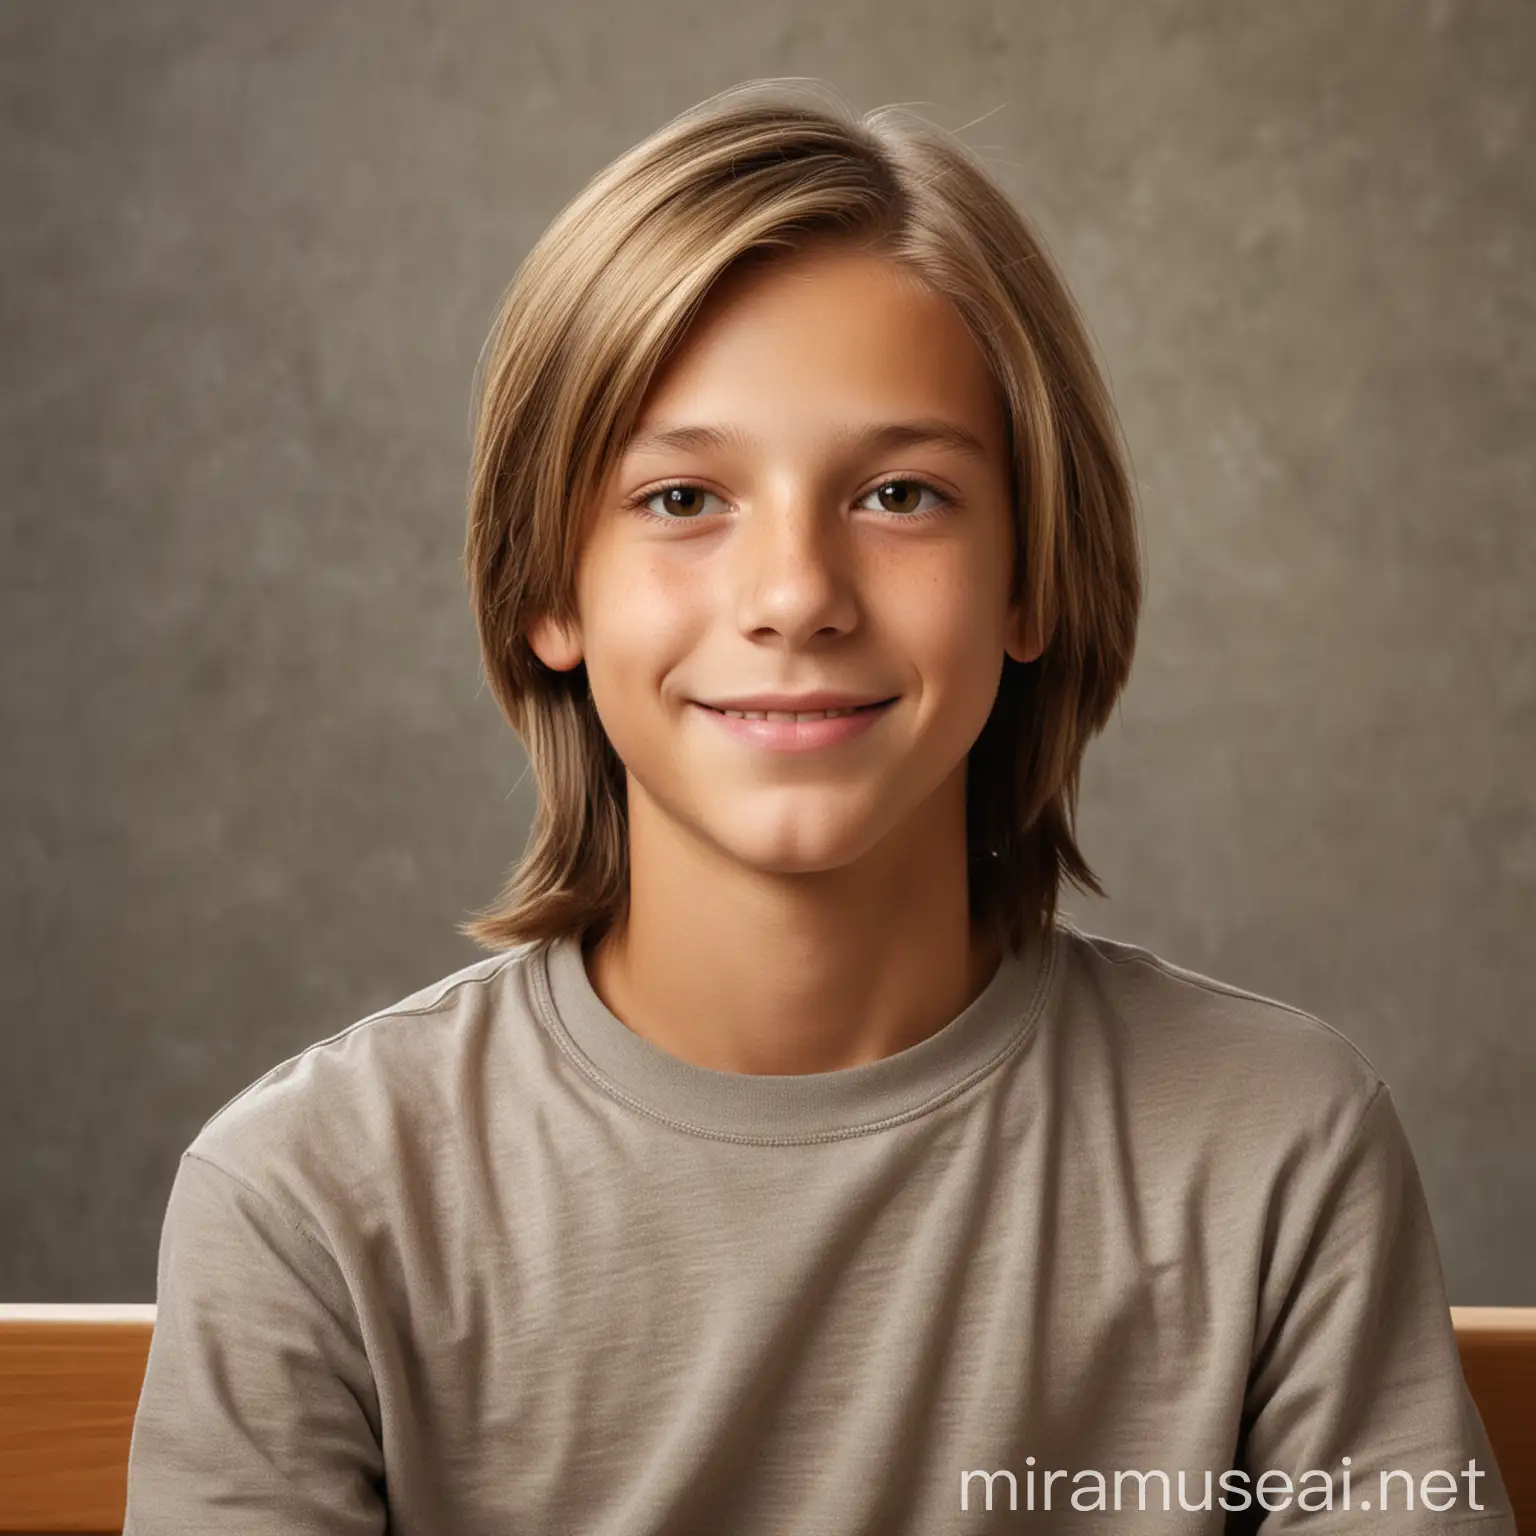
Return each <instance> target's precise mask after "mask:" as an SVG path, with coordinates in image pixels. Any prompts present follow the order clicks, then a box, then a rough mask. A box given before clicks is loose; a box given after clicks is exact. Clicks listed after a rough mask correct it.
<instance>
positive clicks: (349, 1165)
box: [185, 944, 537, 1206]
mask: <svg viewBox="0 0 1536 1536" xmlns="http://www.w3.org/2000/svg"><path fill="white" fill-rule="evenodd" d="M536 948H537V946H536V945H531V944H530V945H521V946H518V947H517V948H514V949H510V950H507V951H504V952H503V953H500V954H497V955H492V956H489V957H487V958H485V959H482V960H478V961H476V962H474V963H473V964H471V965H467V966H464V967H463V968H461V969H460V970H457V971H455V972H453V973H452V974H450V975H448V976H444V977H441V978H439V979H438V980H437V981H434V982H432V983H431V984H429V985H427V986H424V987H422V988H420V989H418V990H417V991H415V992H412V993H410V994H409V995H408V996H405V997H402V998H400V999H399V1000H398V1001H396V1002H394V1003H391V1004H390V1005H389V1006H388V1007H385V1008H381V1009H378V1010H376V1011H375V1012H373V1013H370V1014H368V1015H366V1016H365V1017H363V1018H360V1019H357V1020H355V1021H353V1022H351V1023H349V1024H347V1025H346V1026H345V1027H344V1028H342V1029H340V1030H337V1031H336V1032H335V1033H334V1034H331V1035H328V1036H326V1037H325V1038H324V1039H321V1040H318V1041H316V1042H315V1043H314V1044H313V1045H310V1046H307V1047H305V1049H303V1050H302V1051H299V1052H297V1053H296V1054H294V1055H292V1056H290V1057H288V1058H287V1059H286V1060H283V1061H280V1062H279V1063H277V1065H275V1066H273V1067H271V1068H270V1069H269V1070H268V1071H266V1072H264V1073H263V1074H262V1075H261V1076H260V1077H258V1078H257V1079H256V1080H255V1081H254V1082H251V1083H249V1084H248V1085H247V1086H246V1087H244V1088H242V1089H241V1090H240V1091H239V1092H238V1093H236V1094H235V1095H234V1096H233V1097H232V1098H230V1099H228V1100H227V1101H226V1102H225V1103H224V1104H223V1105H222V1106H220V1108H219V1109H218V1110H216V1111H215V1112H214V1113H213V1114H212V1115H211V1116H210V1117H209V1118H208V1119H207V1120H206V1121H205V1122H204V1123H203V1125H202V1127H201V1128H200V1129H199V1131H198V1132H197V1134H196V1136H194V1137H193V1139H192V1141H191V1143H190V1144H189V1145H188V1147H187V1148H186V1154H185V1155H187V1156H191V1157H195V1158H200V1159H201V1160H202V1161H204V1162H208V1163H213V1164H215V1165H217V1166H218V1167H220V1168H222V1169H223V1170H224V1171H225V1172H226V1173H228V1174H230V1175H231V1176H233V1177H235V1178H237V1179H239V1180H240V1181H241V1182H243V1183H245V1184H247V1185H249V1186H251V1187H253V1188H256V1189H258V1190H259V1191H260V1192H261V1193H262V1194H264V1195H267V1196H268V1197H270V1198H277V1199H287V1200H289V1201H295V1200H296V1201H297V1202H298V1203H299V1204H301V1205H304V1206H316V1205H323V1204H325V1203H326V1199H327V1195H330V1196H332V1197H336V1198H351V1199H355V1198H356V1197H357V1195H358V1194H359V1192H360V1188H359V1187H360V1186H361V1185H363V1184H365V1183H366V1182H367V1181H368V1180H369V1179H370V1178H373V1177H377V1176H379V1175H381V1174H384V1173H385V1172H386V1171H387V1169H388V1168H389V1167H390V1166H394V1167H398V1165H399V1163H400V1162H401V1160H403V1159H405V1160H408V1159H410V1158H412V1157H416V1158H421V1157H423V1156H429V1155H430V1150H431V1149H430V1146H429V1145H428V1143H430V1142H431V1141H433V1140H434V1139H436V1140H441V1139H444V1138H446V1137H449V1136H451V1135H453V1134H455V1128H456V1127H458V1128H459V1129H460V1130H462V1122H463V1120H464V1118H465V1113H466V1110H468V1109H469V1106H468V1105H467V1104H466V1103H465V1102H464V1096H465V1094H466V1093H471V1094H473V1093H479V1092H484V1091H487V1088H488V1085H489V1084H490V1083H492V1082H504V1081H505V1080H506V1078H507V1075H508V1074H507V1073H506V1072H504V1071H499V1070H498V1068H497V1063H498V1062H499V1061H500V1060H501V1059H503V1058H505V1057H506V1056H508V1055H509V1054H514V1055H515V1053H516V1051H517V1049H518V1043H519V1038H520V1037H521V1036H526V1035H527V1034H528V1033H530V1031H529V1030H526V1029H523V1028H521V1026H522V1025H523V1024H525V1023H526V1024H530V1025H531V1022H532V1018H531V1010H530V1006H529V1001H528V981H527V970H528V962H529V958H530V955H531V954H532V952H533V951H534V950H535V949H536ZM512 1075H514V1076H515V1072H514V1073H513V1074H512Z"/></svg>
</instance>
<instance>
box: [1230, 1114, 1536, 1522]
mask: <svg viewBox="0 0 1536 1536" xmlns="http://www.w3.org/2000/svg"><path fill="white" fill-rule="evenodd" d="M1319 1188H1320V1190H1321V1196H1320V1198H1319V1199H1318V1200H1317V1201H1316V1202H1315V1203H1314V1205H1313V1208H1312V1210H1310V1211H1309V1212H1307V1213H1306V1216H1305V1224H1304V1226H1303V1227H1302V1228H1301V1231H1300V1234H1299V1238H1298V1240H1297V1241H1296V1242H1295V1244H1294V1249H1293V1251H1294V1258H1292V1259H1290V1260H1288V1268H1287V1270H1286V1271H1285V1272H1283V1273H1280V1274H1279V1275H1278V1276H1276V1277H1274V1280H1275V1285H1276V1287H1277V1289H1276V1291H1275V1294H1274V1295H1273V1297H1272V1298H1270V1302H1271V1304H1270V1305H1269V1306H1268V1307H1267V1308H1266V1309H1265V1310H1266V1315H1267V1317H1268V1327H1267V1331H1266V1332H1265V1333H1264V1335H1263V1336H1262V1337H1260V1338H1259V1340H1258V1341H1257V1349H1256V1353H1255V1358H1254V1363H1253V1369H1252V1371H1251V1373H1250V1379H1249V1387H1248V1398H1247V1403H1246V1407H1245V1415H1244V1420H1245V1424H1246V1434H1245V1436H1244V1445H1243V1448H1242V1449H1243V1455H1242V1465H1243V1468H1244V1470H1245V1471H1246V1472H1247V1473H1248V1476H1249V1478H1250V1480H1251V1481H1250V1482H1249V1484H1248V1487H1249V1488H1250V1489H1253V1488H1255V1487H1256V1484H1257V1479H1258V1478H1259V1476H1260V1474H1261V1473H1263V1472H1266V1471H1275V1472H1279V1473H1283V1474H1285V1477H1286V1479H1287V1480H1288V1483H1289V1486H1290V1487H1291V1488H1292V1489H1293V1490H1295V1496H1293V1497H1292V1498H1291V1499H1290V1501H1289V1503H1285V1507H1283V1508H1280V1507H1278V1506H1280V1505H1281V1504H1282V1503H1284V1502H1285V1499H1286V1491H1285V1490H1286V1488H1287V1481H1282V1480H1281V1479H1279V1478H1271V1480H1270V1482H1269V1483H1268V1485H1267V1487H1266V1498H1265V1500H1264V1504H1265V1505H1266V1506H1267V1507H1268V1511H1269V1512H1267V1513H1266V1512H1265V1510H1264V1509H1263V1508H1260V1507H1259V1505H1258V1504H1257V1502H1256V1503H1255V1506H1254V1510H1253V1513H1252V1514H1251V1515H1250V1516H1249V1517H1248V1518H1249V1523H1234V1525H1233V1526H1232V1527H1231V1529H1233V1530H1237V1529H1241V1530H1257V1531H1262V1532H1263V1533H1264V1536H1278V1533H1281V1532H1292V1531H1295V1532H1303V1531H1304V1532H1308V1533H1311V1536H1330V1533H1333V1532H1336V1531H1337V1532H1343V1531H1349V1532H1351V1533H1354V1536H1361V1533H1364V1532H1368V1531H1372V1530H1375V1531H1383V1532H1385V1531H1390V1532H1391V1533H1392V1536H1409V1533H1423V1532H1451V1531H1457V1532H1466V1533H1468V1536H1515V1524H1514V1518H1513V1515H1512V1514H1511V1512H1510V1506H1509V1502H1508V1498H1507V1495H1506V1493H1505V1491H1504V1486H1503V1483H1502V1480H1501V1479H1500V1476H1499V1471H1498V1468H1497V1466H1496V1465H1495V1463H1494V1459H1493V1454H1492V1452H1491V1450H1490V1449H1489V1444H1488V1439H1487V1435H1486V1433H1485V1431H1484V1429H1483V1424H1482V1421H1481V1419H1480V1418H1479V1416H1478V1412H1477V1409H1476V1406H1475V1405H1474V1404H1473V1402H1472V1398H1471V1395H1470V1393H1469V1392H1468V1390H1467V1386H1466V1382H1465V1379H1464V1377H1463V1375H1462V1370H1461V1358H1460V1355H1459V1353H1458V1351H1457V1347H1456V1337H1455V1332H1454V1329H1453V1326H1452V1323H1451V1316H1450V1308H1449V1305H1448V1303H1447V1299H1446V1293H1445V1281H1444V1277H1443V1274H1442V1270H1441V1266H1440V1257H1439V1253H1438V1250H1437V1248H1436V1246H1435V1238H1434V1231H1433V1228H1432V1226H1431V1223H1430V1216H1429V1208H1428V1204H1427V1202H1426V1200H1425V1197H1424V1190H1423V1186H1422V1184H1421V1182H1420V1179H1419V1174H1418V1169H1417V1167H1416V1165H1415V1163H1414V1159H1413V1153H1412V1151H1411V1149H1410V1148H1409V1146H1408V1140H1407V1137H1406V1135H1405V1134H1404V1131H1403V1128H1402V1124H1401V1122H1400V1120H1399V1118H1398V1115H1397V1111H1396V1108H1395V1107H1394V1105H1393V1103H1392V1099H1391V1095H1390V1093H1389V1092H1388V1091H1387V1089H1386V1088H1385V1087H1381V1086H1378V1087H1377V1089H1376V1090H1375V1095H1374V1097H1373V1098H1372V1099H1371V1100H1370V1102H1369V1103H1368V1104H1367V1105H1366V1107H1365V1109H1364V1111H1363V1112H1362V1114H1361V1117H1360V1120H1359V1124H1358V1126H1357V1127H1356V1130H1355V1133H1354V1135H1353V1137H1352V1139H1351V1140H1350V1141H1349V1142H1348V1144H1347V1146H1346V1148H1345V1150H1344V1152H1343V1154H1342V1155H1341V1156H1340V1158H1339V1160H1338V1163H1337V1166H1336V1167H1335V1168H1334V1169H1332V1170H1331V1172H1330V1175H1329V1176H1328V1177H1327V1178H1326V1179H1325V1180H1324V1181H1323V1182H1322V1183H1321V1184H1320V1185H1319ZM1282 1246H1284V1245H1282ZM1345 1458H1348V1462H1347V1463H1346V1461H1345ZM1346 1471H1347V1472H1348V1474H1349V1484H1348V1491H1349V1498H1350V1506H1349V1508H1348V1509H1347V1510H1346V1509H1345V1508H1344V1507H1343V1497H1344V1493H1345V1483H1344V1475H1345V1473H1346ZM1309 1472H1311V1473H1313V1474H1314V1476H1313V1477H1312V1478H1311V1479H1310V1480H1308V1478H1307V1477H1306V1474H1307V1473H1309ZM1318 1473H1326V1474H1329V1475H1330V1476H1331V1478H1332V1481H1333V1493H1332V1508H1331V1510H1329V1509H1328V1508H1327V1506H1326V1505H1325V1504H1324V1503H1323V1498H1324V1495H1323V1492H1322V1480H1321V1477H1319V1476H1317V1475H1315V1474H1318ZM1383 1473H1385V1474H1387V1477H1386V1481H1385V1484H1383V1481H1382V1474H1383ZM1432 1474H1437V1475H1432ZM1479 1474H1481V1475H1479ZM1426 1478H1427V1482H1426ZM1410 1479H1411V1481H1412V1484H1413V1487H1412V1508H1411V1510H1410V1508H1409V1490H1408V1486H1407V1484H1408V1481H1409V1480H1410ZM1309 1488H1310V1489H1311V1490H1312V1492H1311V1493H1310V1494H1308V1493H1307V1490H1308V1489H1309ZM1383 1488H1385V1492H1386V1495H1387V1500H1388V1506H1389V1507H1388V1509H1387V1511H1385V1512H1384V1511H1383V1510H1382V1508H1381V1502H1382V1492H1383ZM1426 1493H1427V1497H1426ZM1302 1499H1305V1500H1306V1502H1304V1503H1303V1502H1301V1500H1302ZM1479 1505H1480V1506H1481V1508H1478V1507H1477V1506H1479ZM1261 1515H1262V1523H1260V1520H1259V1516H1261Z"/></svg>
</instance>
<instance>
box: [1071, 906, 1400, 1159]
mask: <svg viewBox="0 0 1536 1536" xmlns="http://www.w3.org/2000/svg"><path fill="white" fill-rule="evenodd" d="M1061 948H1062V954H1061V957H1060V959H1059V962H1058V963H1059V965H1060V968H1061V973H1062V974H1061V978H1060V982H1059V985H1060V987H1061V989H1062V990H1061V994H1060V1006H1061V1010H1062V1027H1063V1034H1064V1037H1065V1041H1066V1047H1065V1048H1067V1049H1069V1050H1073V1049H1077V1050H1080V1051H1087V1052H1090V1053H1096V1054H1098V1055H1099V1056H1100V1057H1102V1058H1103V1066H1104V1067H1105V1070H1107V1071H1109V1072H1111V1073H1112V1074H1113V1075H1114V1077H1115V1079H1116V1080H1117V1082H1118V1083H1119V1085H1120V1091H1121V1092H1122V1093H1123V1094H1124V1095H1125V1097H1126V1100H1127V1103H1128V1105H1129V1107H1130V1109H1131V1110H1132V1112H1133V1114H1134V1115H1135V1116H1136V1118H1137V1119H1139V1120H1140V1121H1141V1123H1142V1124H1143V1125H1144V1126H1149V1127H1154V1128H1155V1127H1160V1126H1166V1127H1167V1128H1168V1132H1169V1134H1171V1135H1175V1136H1179V1137H1186V1136H1196V1135H1198V1134H1199V1133H1200V1131H1201V1130H1202V1129H1204V1130H1206V1131H1207V1132H1209V1133H1210V1134H1220V1135H1222V1136H1223V1137H1224V1138H1225V1139H1226V1140H1227V1143H1228V1145H1229V1146H1230V1147H1231V1148H1232V1149H1233V1150H1236V1149H1237V1147H1238V1146H1239V1145H1241V1144H1243V1143H1249V1144H1265V1145H1267V1146H1269V1148H1270V1149H1271V1151H1278V1150H1279V1149H1280V1145H1282V1144H1294V1143H1295V1142H1296V1141H1297V1140H1298V1139H1305V1140H1308V1141H1310V1142H1312V1143H1314V1144H1316V1143H1319V1142H1321V1143H1331V1144H1333V1145H1334V1146H1335V1148H1338V1147H1340V1146H1341V1145H1342V1144H1343V1143H1345V1142H1347V1141H1348V1140H1349V1139H1350V1138H1351V1137H1352V1136H1353V1135H1354V1133H1355V1131H1356V1130H1357V1129H1358V1128H1359V1126H1360V1125H1361V1123H1362V1122H1363V1121H1364V1119H1365V1116H1366V1113H1367V1110H1368V1108H1369V1106H1370V1105H1371V1104H1372V1102H1373V1101H1374V1100H1376V1099H1377V1097H1378V1096H1379V1095H1380V1094H1381V1093H1382V1091H1383V1089H1384V1086H1385V1085H1384V1084H1383V1082H1382V1079H1381V1077H1380V1075H1379V1074H1378V1073H1377V1072H1376V1070H1375V1068H1374V1067H1373V1066H1372V1064H1371V1062H1370V1061H1369V1060H1368V1059H1367V1058H1366V1056H1365V1055H1364V1053H1363V1052H1362V1051H1361V1050H1360V1049H1359V1048H1358V1047H1357V1046H1355V1045H1354V1044H1353V1042H1351V1041H1350V1040H1349V1039H1348V1038H1347V1036H1346V1035H1345V1034H1344V1033H1343V1032H1342V1031H1341V1030H1339V1029H1338V1028H1336V1027H1335V1026H1334V1025H1333V1024H1330V1023H1328V1022H1327V1021H1325V1020H1323V1019H1321V1018H1319V1017H1317V1016H1316V1015H1315V1014H1312V1013H1309V1012H1307V1011H1306V1010H1305V1009H1303V1008H1300V1007H1297V1006H1296V1005H1294V1004H1292V1003H1289V1002H1286V1001H1283V1000H1281V999H1279V998H1275V997H1267V996H1265V995H1263V994H1261V993H1258V992H1253V991H1249V990H1247V989H1246V988H1243V987H1239V986H1236V985H1234V984H1233V983H1231V982H1227V981H1222V980H1219V979H1217V978H1215V977H1213V976H1208V975H1205V974H1203V973H1202V972H1199V971H1196V970H1193V969H1191V968H1189V967H1187V966H1183V965H1179V964H1177V963H1175V962H1174V961H1172V960H1169V959H1167V958H1165V957H1163V956H1161V955H1158V954H1155V953H1153V952H1152V951H1151V950H1149V949H1146V948H1144V947H1141V946H1138V945H1135V944H1130V943H1125V942H1122V941H1118V940H1114V939H1109V938H1105V937H1103V936H1101V935H1098V934H1093V933H1088V932H1086V931H1084V930H1082V929H1081V928H1079V927H1077V926H1076V925H1075V924H1072V923H1070V922H1063V923H1062V924H1061ZM1074 1042H1075V1044H1074Z"/></svg>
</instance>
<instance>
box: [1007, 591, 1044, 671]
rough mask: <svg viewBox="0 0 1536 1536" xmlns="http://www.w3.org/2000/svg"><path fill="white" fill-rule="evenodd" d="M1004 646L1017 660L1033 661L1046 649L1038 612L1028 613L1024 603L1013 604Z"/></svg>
mask: <svg viewBox="0 0 1536 1536" xmlns="http://www.w3.org/2000/svg"><path fill="white" fill-rule="evenodd" d="M1003 648H1004V649H1005V650H1006V651H1007V652H1008V654H1009V655H1010V656H1011V657H1013V659H1014V660H1015V661H1033V660H1034V659H1035V658H1036V657H1037V656H1038V655H1039V654H1040V653H1041V652H1042V651H1043V650H1044V649H1045V637H1044V636H1043V635H1041V633H1040V623H1039V616H1038V614H1036V613H1035V612H1033V611H1031V612H1029V613H1027V614H1026V613H1025V611H1024V608H1023V606H1022V605H1020V604H1011V605H1010V606H1009V609H1008V629H1007V637H1006V639H1005V640H1004V642H1003Z"/></svg>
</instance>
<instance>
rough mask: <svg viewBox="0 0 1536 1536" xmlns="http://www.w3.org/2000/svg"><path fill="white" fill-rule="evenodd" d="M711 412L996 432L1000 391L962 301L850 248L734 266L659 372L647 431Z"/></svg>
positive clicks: (640, 426) (646, 413) (646, 412)
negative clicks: (886, 420) (943, 421)
mask: <svg viewBox="0 0 1536 1536" xmlns="http://www.w3.org/2000/svg"><path fill="white" fill-rule="evenodd" d="M700 411H707V412H709V413H710V414H711V415H712V416H715V415H723V416H739V417H741V418H747V417H756V418H758V419H759V420H761V419H762V418H764V417H765V416H766V417H767V418H768V419H769V420H770V421H773V420H782V421H784V422H786V423H787V422H790V421H798V422H804V423H811V422H814V421H815V420H817V419H828V413H829V412H835V413H836V416H837V417H838V418H839V419H844V418H847V417H849V416H853V417H860V418H862V417H869V418H871V419H873V418H876V417H911V416H929V417H933V416H947V417H950V418H951V419H954V420H956V421H957V422H959V423H961V424H963V425H965V426H967V427H968V428H970V429H971V430H972V431H973V432H975V433H976V435H978V436H980V437H982V438H983V439H985V440H987V441H989V442H994V443H995V442H997V441H999V438H1000V434H1002V433H1003V432H1004V431H1005V426H1004V421H1003V404H1002V396H1001V391H1000V390H999V389H998V387H997V384H996V380H995V378H994V377H993V374H992V371H991V369H990V367H989V366H988V363H987V360H986V357H985V355H984V354H983V352H982V350H981V348H980V347H979V346H978V344H977V342H976V340H975V338H974V337H973V336H972V334H971V332H970V329H969V327H968V326H967V325H966V323H965V321H964V319H963V318H962V317H961V315H960V312H959V310H958V309H957V308H956V307H955V305H954V304H953V303H952V302H951V301H950V300H949V299H948V298H947V297H946V296H945V295H943V294H941V293H938V292H937V291H935V290H934V289H933V288H931V287H930V286H929V285H928V284H927V283H925V282H924V281H923V279H922V278H921V276H920V275H919V274H917V273H916V272H914V271H913V270H912V269H911V268H909V267H906V266H904V265H902V264H901V263H899V262H897V261H895V260H893V259H891V258H889V257H885V256H881V255H878V254H873V253H869V252H863V251H858V250H850V249H847V248H818V249H811V250H805V251H795V252H790V253H777V252H775V253H773V254H772V255H771V256H770V257H769V258H768V259H761V258H755V259H753V260H751V261H750V262H748V263H747V264H744V265H742V266H739V267H737V268H735V269H732V270H731V271H729V272H727V273H726V274H725V276H724V277H723V278H722V279H721V280H720V281H719V282H718V283H717V284H716V285H715V287H714V288H713V289H712V290H711V292H710V294H709V296H708V298H707V299H706V300H705V302H704V304H703V305H702V306H701V308H700V310H699V312H698V314H697V315H696V317H695V318H694V321H693V323H692V324H691V325H690V327H689V328H688V331H687V332H686V333H685V335H684V336H683V338H682V340H681V341H680V343H679V345H678V346H677V348H676V349H675V351H674V352H673V354H672V356H671V357H670V359H669V360H668V362H667V363H666V364H665V366H664V367H663V368H662V370H661V371H660V373H659V374H658V376H657V378H656V379H655V380H654V381H653V383H652V386H651V389H650V391H649V393H648V395H647V397H646V400H645V402H644V404H643V405H642V408H641V413H640V419H639V421H638V422H637V427H636V430H637V433H640V432H643V431H644V429H645V428H647V427H648V426H653V425H655V424H656V423H658V422H660V421H662V420H664V419H665V420H671V419H673V418H675V417H678V416H680V415H690V416H691V415H693V414H696V413H698V412H700Z"/></svg>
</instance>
